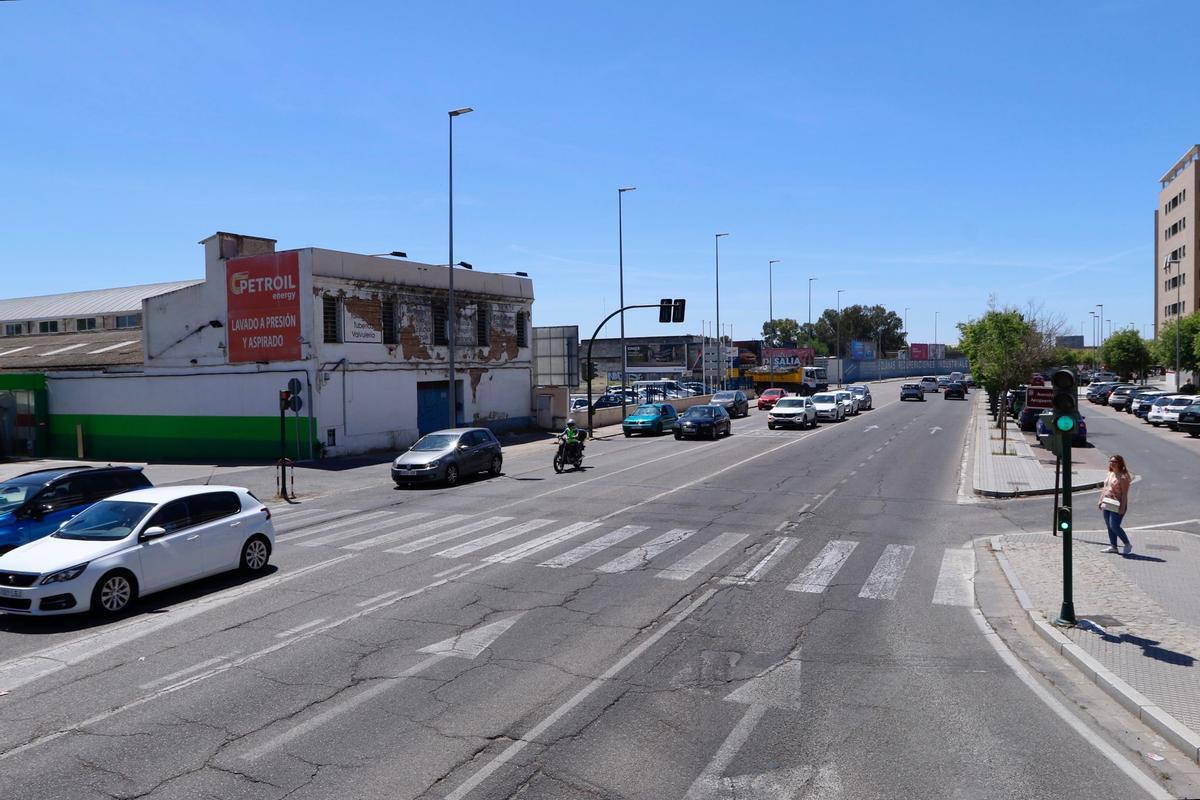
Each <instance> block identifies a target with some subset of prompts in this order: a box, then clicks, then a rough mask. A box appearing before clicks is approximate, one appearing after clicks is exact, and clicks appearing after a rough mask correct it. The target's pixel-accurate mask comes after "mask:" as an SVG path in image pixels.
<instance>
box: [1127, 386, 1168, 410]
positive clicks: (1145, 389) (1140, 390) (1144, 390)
mask: <svg viewBox="0 0 1200 800" xmlns="http://www.w3.org/2000/svg"><path fill="white" fill-rule="evenodd" d="M1159 391H1160V390H1159V389H1156V388H1154V387H1153V386H1138V387H1137V388H1136V389H1133V390H1132V391H1130V392H1129V399H1128V400H1126V401H1125V404H1124V405H1123V406H1121V410H1122V411H1124V412H1125V413H1126V414H1132V413H1133V412H1134V411H1135V410H1136V409H1135V406H1136V405H1137V403H1138V401H1139V400H1141V399H1142V398H1143V397H1145V396H1146V395H1148V394H1152V395H1157V394H1158V392H1159Z"/></svg>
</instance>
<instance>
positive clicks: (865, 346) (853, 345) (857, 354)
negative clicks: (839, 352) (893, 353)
mask: <svg viewBox="0 0 1200 800" xmlns="http://www.w3.org/2000/svg"><path fill="white" fill-rule="evenodd" d="M850 360H851V361H874V360H875V343H874V342H872V341H859V340H855V341H852V342H850Z"/></svg>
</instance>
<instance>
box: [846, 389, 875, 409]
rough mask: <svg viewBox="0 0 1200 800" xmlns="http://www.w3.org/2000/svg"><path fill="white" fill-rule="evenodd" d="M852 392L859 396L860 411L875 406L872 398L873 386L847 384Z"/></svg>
mask: <svg viewBox="0 0 1200 800" xmlns="http://www.w3.org/2000/svg"><path fill="white" fill-rule="evenodd" d="M846 389H848V390H849V392H850V394H852V395H854V396H855V397H857V398H858V408H859V410H860V411H864V410H866V411H869V410H870V409H872V408H874V407H875V404H874V401H872V400H871V387H869V386H861V385H857V384H856V385H854V386H847V387H846Z"/></svg>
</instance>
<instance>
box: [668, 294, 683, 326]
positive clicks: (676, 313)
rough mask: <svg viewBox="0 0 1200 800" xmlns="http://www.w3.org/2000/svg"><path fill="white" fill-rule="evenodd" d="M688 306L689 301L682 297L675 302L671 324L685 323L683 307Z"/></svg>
mask: <svg viewBox="0 0 1200 800" xmlns="http://www.w3.org/2000/svg"><path fill="white" fill-rule="evenodd" d="M686 304H687V300H684V299H683V298H682V297H680V298H677V299H676V300H675V306H674V308H672V309H671V322H683V307H684V306H685V305H686Z"/></svg>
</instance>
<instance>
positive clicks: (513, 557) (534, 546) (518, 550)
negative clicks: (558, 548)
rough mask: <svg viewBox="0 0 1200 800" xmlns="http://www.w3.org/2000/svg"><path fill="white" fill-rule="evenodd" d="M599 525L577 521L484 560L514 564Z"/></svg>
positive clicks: (490, 562) (493, 562)
mask: <svg viewBox="0 0 1200 800" xmlns="http://www.w3.org/2000/svg"><path fill="white" fill-rule="evenodd" d="M598 527H600V523H599V522H575V523H573V524H571V525H568V526H567V527H565V528H559V529H558V530H556V531H550V533H547V534H543V535H542V536H539V537H537V538H536V539H531V540H529V541H528V542H522V543H521V544H519V545H516V546H515V547H510V548H508V549H507V550H504V551H502V552H499V553H496V555H494V556H488V557H487V558H485V559H484V561H486V562H487V563H489V564H512V563H513V562H515V561H520V560H521V559H523V558H525V557H527V556H531V555H533V554H534V553H540V552H541V551H543V550H546V549H547V548H550V547H554V545H556V544H559V543H560V542H565V541H566V540H567V539H570V538H571V537H573V536H578V535H579V534H581V533H586V532H587V531H590V530H592V529H593V528H598Z"/></svg>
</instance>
